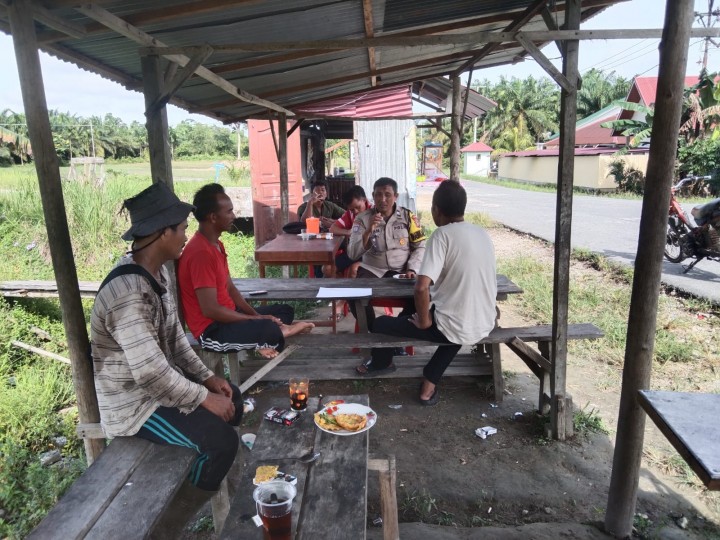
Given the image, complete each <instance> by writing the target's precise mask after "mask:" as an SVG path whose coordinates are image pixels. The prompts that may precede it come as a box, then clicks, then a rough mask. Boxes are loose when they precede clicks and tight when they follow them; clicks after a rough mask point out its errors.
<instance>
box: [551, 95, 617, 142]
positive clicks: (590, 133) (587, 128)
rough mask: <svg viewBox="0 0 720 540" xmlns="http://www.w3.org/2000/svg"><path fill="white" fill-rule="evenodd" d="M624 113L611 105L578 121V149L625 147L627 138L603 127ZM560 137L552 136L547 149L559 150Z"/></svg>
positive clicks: (576, 130)
mask: <svg viewBox="0 0 720 540" xmlns="http://www.w3.org/2000/svg"><path fill="white" fill-rule="evenodd" d="M621 112H628V111H623V110H622V109H621V108H620V106H619V105H613V104H610V105H608V106H607V107H605V108H604V109H600V110H599V111H597V112H596V113H593V114H591V115H590V116H587V117H585V118H582V119H580V120H578V121H577V123H576V124H575V147H576V148H619V147H621V146H624V145H625V137H623V136H622V135H620V134H619V133H617V134H616V133H613V130H612V128H607V127H602V124H604V123H605V122H612V121H613V120H617V118H618V115H619V114H620V113H621ZM559 144H560V135H559V134H555V135H552V136H551V137H550V138H549V139H548V140H547V141H546V142H545V147H546V148H557V147H558V145H559Z"/></svg>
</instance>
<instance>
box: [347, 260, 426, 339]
mask: <svg viewBox="0 0 720 540" xmlns="http://www.w3.org/2000/svg"><path fill="white" fill-rule="evenodd" d="M399 273H400V272H395V271H394V270H388V271H387V272H385V274H384V275H383V276H382V278H378V277H377V276H376V275H375V274H373V273H372V272H370V270H366V269H365V268H363V267H362V266H361V267H360V268H358V273H357V277H359V278H377V279H385V278H391V277H393V276H395V275H397V274H399ZM349 304H350V311H351V312H352V314H353V317H355V318H356V319H357V309H356V308H355V302H349ZM413 313H415V300H414V299H408V300H405V306H404V307H403V308H402V311H401V312H400V314H399V315H398V317H410V315H412V314H413ZM365 317H366V319H367V325H368V330H370V331H371V332H373V331H374V330H373V326H374V324H375V310H374V309H373V307H372V306H365Z"/></svg>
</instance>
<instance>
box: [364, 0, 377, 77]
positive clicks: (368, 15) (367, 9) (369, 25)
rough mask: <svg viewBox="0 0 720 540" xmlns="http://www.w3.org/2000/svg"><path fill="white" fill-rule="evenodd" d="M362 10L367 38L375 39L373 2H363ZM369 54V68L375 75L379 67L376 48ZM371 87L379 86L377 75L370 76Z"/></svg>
mask: <svg viewBox="0 0 720 540" xmlns="http://www.w3.org/2000/svg"><path fill="white" fill-rule="evenodd" d="M362 8H363V22H364V24H365V37H367V38H371V37H375V25H374V24H373V14H372V0H362ZM367 54H368V67H369V68H370V73H375V70H376V69H377V65H376V64H375V47H368V49H367ZM370 86H372V87H375V86H377V76H375V75H371V76H370Z"/></svg>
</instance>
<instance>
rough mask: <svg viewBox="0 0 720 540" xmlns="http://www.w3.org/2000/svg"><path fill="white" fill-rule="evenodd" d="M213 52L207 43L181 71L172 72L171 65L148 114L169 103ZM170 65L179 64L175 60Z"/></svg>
mask: <svg viewBox="0 0 720 540" xmlns="http://www.w3.org/2000/svg"><path fill="white" fill-rule="evenodd" d="M212 53H213V50H212V47H210V46H208V45H206V46H205V47H203V48H202V50H201V51H200V52H198V54H197V55H195V56H193V57H192V58H191V59H190V61H189V62H188V63H187V64H185V66H184V67H183V68H182V69H181V70H180V71H177V73H175V74H173V73H172V72H173V70H174V68H170V67H169V68H168V71H167V73H165V74H164V76H163V79H164V81H165V83H164V84H163V88H162V90H161V92H160V95H159V96H158V97H157V99H155V101H153V103H152V104H151V105H150V106H149V107H148V108H147V111H145V112H146V114H151V113H154V112H156V111H157V110H158V109H160V108H161V107H164V106H165V105H167V103H168V101H170V98H171V97H172V96H173V95H174V94H175V92H177V91H178V89H179V88H180V87H181V86H182V85H183V83H184V82H185V81H187V80H188V79H189V78H190V77H192V76H193V74H194V73H195V70H197V68H199V67H200V66H201V65H202V63H203V62H204V61H205V60H207V59H208V58H210V55H212ZM170 66H177V64H176V63H175V62H171V63H170ZM168 79H169V80H168Z"/></svg>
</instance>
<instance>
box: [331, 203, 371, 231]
mask: <svg viewBox="0 0 720 540" xmlns="http://www.w3.org/2000/svg"><path fill="white" fill-rule="evenodd" d="M371 208H372V204H370V202H369V201H365V210H370V209H371ZM354 222H355V214H353V213H352V212H351V211H350V210H345V213H344V214H343V215H342V216H340V218H338V220H337V221H336V222H335V223H337V224H338V226H340V227H342V228H343V229H346V230H348V231H349V230H350V229H352V226H353V223H354Z"/></svg>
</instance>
